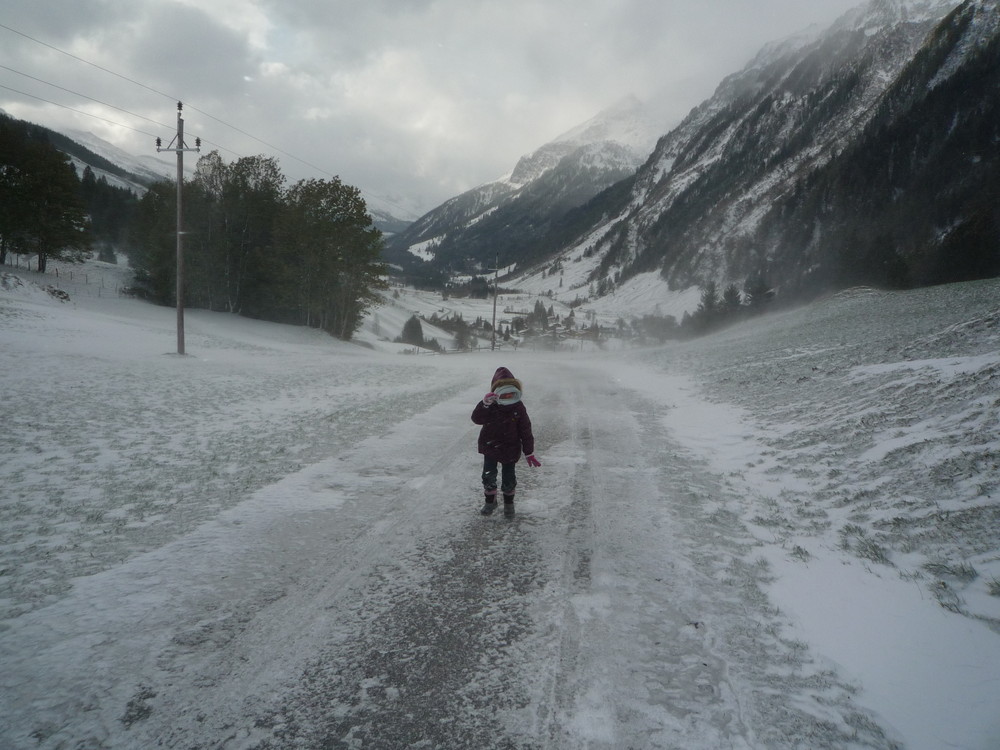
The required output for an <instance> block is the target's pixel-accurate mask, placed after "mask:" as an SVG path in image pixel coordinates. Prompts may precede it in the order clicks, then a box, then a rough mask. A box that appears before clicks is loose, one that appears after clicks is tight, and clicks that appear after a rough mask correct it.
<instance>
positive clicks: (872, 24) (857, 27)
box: [834, 0, 960, 34]
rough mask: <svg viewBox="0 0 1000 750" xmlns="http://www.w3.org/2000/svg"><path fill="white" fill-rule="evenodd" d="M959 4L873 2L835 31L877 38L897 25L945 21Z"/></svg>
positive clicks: (954, 0) (952, 0) (944, 0)
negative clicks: (857, 32)
mask: <svg viewBox="0 0 1000 750" xmlns="http://www.w3.org/2000/svg"><path fill="white" fill-rule="evenodd" d="M959 4H960V0H871V1H870V2H869V3H867V4H866V5H861V6H859V7H857V8H855V9H854V10H851V11H848V12H847V13H845V14H844V15H843V16H842V17H841V19H840V21H838V22H837V23H836V24H835V25H834V29H837V30H841V29H848V30H854V31H864V32H866V33H868V34H874V33H877V32H878V31H880V30H881V29H883V28H885V27H887V26H894V25H896V24H898V23H924V22H926V21H932V20H935V19H939V18H942V17H944V16H945V15H946V14H947V13H948V12H949V11H950V10H952V9H953V8H955V7H956V6H958V5H959Z"/></svg>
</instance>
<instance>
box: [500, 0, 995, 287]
mask: <svg viewBox="0 0 1000 750" xmlns="http://www.w3.org/2000/svg"><path fill="white" fill-rule="evenodd" d="M998 19H1000V9H998V7H997V2H996V0H967V1H966V2H964V3H959V2H943V1H937V0H935V1H931V2H927V1H922V0H915V1H913V2H899V1H898V0H894V1H890V0H875V1H874V2H872V3H869V4H868V5H867V6H862V7H861V8H859V9H855V10H853V11H850V12H849V13H848V14H845V15H844V16H842V17H841V19H839V20H838V21H837V22H835V23H834V24H833V25H832V26H831V27H829V28H828V29H827V30H825V31H823V32H821V33H819V34H816V35H815V36H813V37H810V35H809V34H805V35H798V36H797V37H795V38H791V39H789V40H784V41H779V42H777V43H772V44H771V45H767V46H766V47H765V48H764V49H762V50H761V52H760V53H759V54H758V55H757V56H755V58H754V59H752V60H751V62H750V63H749V64H748V65H747V66H746V67H744V68H743V69H742V70H741V71H738V72H737V73H734V74H733V75H731V76H729V77H727V78H726V79H724V80H723V81H722V82H721V83H720V85H719V87H718V88H717V89H716V91H715V93H714V94H713V96H712V97H710V98H709V99H708V100H706V101H705V102H703V103H702V104H700V105H699V106H698V107H695V108H694V109H693V110H692V112H691V113H690V114H689V115H688V117H686V118H685V119H684V120H683V121H682V122H681V123H680V124H679V125H678V126H677V127H676V128H675V129H674V130H672V131H670V132H669V133H667V134H666V135H665V136H664V137H663V138H661V139H660V141H659V143H658V145H657V147H656V149H655V151H654V152H653V154H651V156H650V158H649V160H648V161H647V162H646V163H645V164H644V165H643V166H642V167H641V168H640V169H639V171H638V172H637V174H636V176H635V178H634V183H633V187H632V188H631V190H630V191H629V193H628V195H627V196H623V197H621V198H620V199H619V200H618V201H617V203H616V204H615V205H613V206H610V207H609V206H607V205H606V206H604V213H605V215H604V216H603V217H601V216H598V215H596V214H595V217H594V222H593V223H592V224H591V225H589V226H588V227H587V228H586V230H585V231H583V232H581V233H580V234H579V235H578V237H577V238H576V239H574V240H570V241H569V242H567V243H566V244H565V245H564V247H563V248H562V250H560V251H559V252H558V253H556V254H554V255H553V256H551V257H550V258H548V259H539V263H538V264H537V265H536V268H535V269H534V270H526V269H521V274H520V275H519V277H518V278H517V279H516V280H514V281H512V282H511V283H512V284H517V285H523V286H524V287H528V288H531V287H533V288H539V287H540V284H541V283H542V282H541V279H540V277H544V275H545V273H546V272H548V270H549V269H550V268H551V267H552V266H553V265H560V266H562V267H564V268H565V267H566V265H565V262H566V261H572V262H574V263H580V262H581V261H584V260H586V261H587V263H588V268H589V270H588V272H587V274H586V276H585V277H581V274H580V273H579V272H577V273H576V274H575V278H574V283H573V284H571V285H570V286H569V287H563V291H561V292H556V295H557V296H558V295H560V294H561V295H562V296H563V297H567V298H569V297H571V295H574V294H579V292H578V291H577V290H579V289H580V288H581V287H585V286H587V285H590V286H591V287H593V286H595V285H596V286H598V287H599V288H601V289H603V290H604V291H605V292H607V291H615V290H619V291H621V290H623V289H624V288H625V287H626V286H627V285H628V284H629V282H630V280H631V279H634V278H636V277H638V276H640V275H643V274H647V273H654V274H658V275H659V276H660V277H661V278H662V279H663V281H664V282H665V285H666V287H667V289H668V292H667V293H671V291H672V292H673V293H682V292H684V291H685V290H689V289H690V288H692V287H699V286H704V285H705V284H707V283H709V282H711V283H713V284H716V285H717V286H718V288H720V289H721V288H723V287H724V285H729V284H737V285H739V284H742V283H745V282H746V280H747V279H748V278H750V277H753V276H764V277H767V278H768V279H769V280H770V282H771V285H772V287H775V288H781V289H782V291H783V293H784V294H785V295H786V296H788V297H790V298H795V297H799V296H813V295H815V294H818V293H822V292H823V291H824V290H830V289H837V288H842V287H843V286H844V285H849V284H854V283H867V284H873V285H885V286H914V285H925V284H928V283H937V282H938V281H942V280H958V279H966V278H972V277H975V276H976V274H979V275H980V277H981V275H982V274H987V275H989V274H992V273H1000V268H998V267H997V263H996V262H992V265H991V261H989V260H988V258H987V256H989V253H990V252H991V251H992V250H993V249H995V248H996V240H995V239H993V240H992V244H991V241H990V240H989V237H988V235H989V229H988V228H989V227H990V226H997V227H1000V216H998V214H997V211H996V209H992V208H987V207H986V204H988V203H989V201H988V200H987V199H986V198H985V197H982V196H984V195H985V196H988V195H990V194H991V193H990V189H989V185H991V184H992V185H994V186H995V185H996V184H997V183H998V180H996V179H995V178H993V177H991V175H994V174H995V173H996V170H997V159H996V157H995V156H994V155H993V152H995V150H996V149H995V147H993V148H990V146H989V144H990V143H993V144H995V142H996V139H1000V132H998V127H1000V126H998V123H1000V112H997V109H996V104H994V102H995V101H996V100H997V99H998V98H1000V97H998V94H1000V92H998V91H997V83H996V82H997V81H998V80H1000V55H998V54H997V49H998V47H1000V41H998V33H997V29H998V28H1000V20H998ZM973 71H975V72H973ZM959 79H960V80H959ZM949 118H951V120H952V121H953V123H954V128H952V129H949V128H948V127H947V126H946V125H945V123H946V122H947V121H948V120H949ZM962 148H975V149H978V150H979V151H980V152H981V156H980V158H979V160H978V161H975V162H973V163H972V164H971V165H969V166H968V167H966V166H963V165H962V163H961V162H962V159H961V157H960V154H961V150H962ZM939 151H940V152H942V153H947V154H949V155H950V158H951V159H952V160H953V162H952V163H949V162H948V161H947V160H945V159H944V158H943V157H941V156H940V155H937V156H936V155H935V154H937V153H938V152H939ZM931 164H933V165H934V168H933V169H931V168H930V167H929V165H931ZM991 180H992V182H991ZM977 191H978V192H979V193H980V198H979V199H978V201H979V202H978V203H977V202H976V201H977V197H976V194H977ZM993 191H994V192H995V187H994V188H993ZM859 196H864V198H863V200H862V199H861V198H860V197H859ZM993 204H994V205H995V204H996V201H994V202H993ZM876 207H877V208H876ZM928 209H930V210H928ZM930 214H933V215H934V216H933V220H931V218H930V217H929V215H930ZM894 222H895V223H894ZM950 225H955V226H958V227H965V230H964V231H965V232H966V234H967V235H968V236H971V237H972V238H974V240H975V243H974V244H975V245H976V247H975V248H974V249H973V248H971V247H969V246H968V243H966V244H965V245H962V244H961V243H958V241H957V240H955V241H953V242H951V245H949V244H948V242H947V241H945V240H947V238H948V237H949V236H951V234H950V233H949V231H948V229H947V228H948V227H949V226H950ZM956 243H957V244H956ZM949 253H950V255H949ZM972 256H974V257H972ZM949 264H950V267H949ZM977 269H978V270H977ZM643 283H645V282H643ZM598 296H600V295H598Z"/></svg>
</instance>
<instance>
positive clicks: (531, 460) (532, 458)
mask: <svg viewBox="0 0 1000 750" xmlns="http://www.w3.org/2000/svg"><path fill="white" fill-rule="evenodd" d="M524 460H525V461H527V462H528V466H531V467H538V466H541V465H542V462H541V461H539V460H538V459H537V458H535V454H533V453H532V454H531V455H530V456H525V457H524Z"/></svg>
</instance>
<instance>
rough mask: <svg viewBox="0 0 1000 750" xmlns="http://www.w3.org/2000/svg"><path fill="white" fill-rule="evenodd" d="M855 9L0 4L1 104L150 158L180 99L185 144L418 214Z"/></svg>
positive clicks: (800, 5)
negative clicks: (354, 189)
mask: <svg viewBox="0 0 1000 750" xmlns="http://www.w3.org/2000/svg"><path fill="white" fill-rule="evenodd" d="M859 4H861V0H491V1H487V0H128V2H122V1H120V0H34V1H33V2H26V1H25V0H0V24H2V25H3V28H0V66H2V67H0V108H2V109H4V110H5V111H6V112H8V113H9V114H11V115H14V116H15V117H20V118H22V119H26V120H30V121H32V122H37V123H41V124H43V125H47V126H49V127H53V128H56V129H66V128H75V129H79V130H86V131H91V132H93V133H95V134H97V135H99V136H101V137H102V138H105V139H107V140H109V141H112V142H113V143H115V144H116V145H119V146H121V147H123V148H125V149H126V150H128V151H130V152H132V153H136V154H143V153H154V152H155V146H154V143H153V138H152V137H151V136H156V135H159V136H162V137H163V138H164V141H165V142H166V141H169V140H170V139H171V137H172V135H173V128H174V126H175V123H176V100H177V99H181V100H183V101H184V102H185V107H186V109H185V118H184V119H185V127H186V132H187V135H188V140H189V142H190V141H192V140H193V138H194V136H201V138H202V139H203V140H204V141H205V144H204V148H208V149H211V148H219V151H220V153H221V154H222V156H223V158H224V159H225V160H226V161H234V160H235V159H237V158H238V157H239V156H248V155H253V154H261V153H264V154H269V155H273V156H276V157H277V158H278V159H279V161H280V163H281V168H282V170H283V172H284V173H285V174H286V175H287V176H288V177H289V180H291V181H294V180H298V179H301V178H304V177H329V176H331V175H334V174H336V175H339V176H340V177H341V179H343V180H344V181H345V182H347V183H349V184H351V185H356V186H358V187H360V188H362V190H363V191H365V194H366V196H368V197H370V198H372V200H373V203H374V200H375V198H376V197H377V198H381V199H386V200H388V201H390V202H391V204H392V205H394V206H396V207H397V209H398V210H396V213H397V214H402V213H403V212H404V210H407V209H408V210H409V211H410V212H411V213H417V214H419V213H423V212H424V211H426V210H429V209H431V208H433V207H435V206H437V205H439V204H440V203H441V202H443V201H444V200H446V199H448V198H450V197H452V196H455V195H457V194H459V193H461V192H463V191H465V190H467V189H469V188H471V187H474V186H476V185H479V184H482V183H484V182H489V181H491V180H494V179H496V178H498V177H500V176H501V175H503V174H504V173H506V172H508V171H510V169H512V168H513V166H514V164H515V163H516V162H517V159H518V158H519V157H520V156H521V155H523V154H526V153H529V152H531V151H533V150H534V149H536V148H537V147H539V146H541V145H543V144H545V143H547V142H548V141H550V140H552V139H553V138H555V137H556V136H558V135H560V134H561V133H563V132H565V131H566V130H569V129H570V128H572V127H574V126H576V125H578V124H580V123H582V122H583V121H585V120H587V119H589V118H590V117H592V116H593V115H595V114H597V113H598V112H599V111H600V110H602V109H604V108H605V107H607V106H609V105H611V104H613V103H615V102H616V101H618V100H620V99H621V98H622V97H624V96H626V95H628V94H633V95H635V96H637V97H639V98H640V99H642V100H644V101H650V102H661V103H662V104H663V114H662V119H663V132H666V131H667V130H669V129H670V126H672V125H674V124H676V123H677V121H679V120H680V119H681V118H682V117H683V116H684V115H685V114H686V113H687V112H688V111H689V110H690V109H691V108H692V107H693V106H695V105H697V104H698V103H699V102H701V101H702V100H704V99H705V98H707V97H708V96H709V95H711V93H712V92H713V90H714V89H715V86H716V85H717V84H718V83H719V81H720V80H721V79H722V78H723V77H724V76H725V75H727V74H729V73H732V72H734V71H736V70H738V69H739V68H741V67H742V66H743V65H744V64H745V63H746V62H748V61H749V59H750V58H751V57H752V56H753V55H754V53H756V51H757V50H758V49H759V48H760V47H761V46H762V45H763V44H765V43H766V42H768V41H772V40H774V39H779V38H783V37H785V36H788V35H790V34H793V33H795V32H798V31H801V30H802V29H804V28H806V27H808V26H809V25H811V24H819V25H821V26H824V27H825V26H827V25H829V24H830V23H832V22H833V21H834V20H835V19H836V18H837V17H839V16H840V15H841V14H842V13H843V12H844V11H846V10H847V9H849V8H851V7H854V6H855V5H859ZM12 30H13V31H12ZM15 32H20V33H15ZM25 35H26V36H27V37H31V38H32V39H28V38H26V36H25ZM46 45H48V46H46ZM65 52H68V53H70V54H72V55H74V56H76V57H77V58H81V59H82V60H86V61H88V62H90V63H93V65H88V64H86V63H84V62H81V61H79V60H76V59H74V58H73V57H69V56H67V55H66V54H64V53H65ZM95 65H96V66H100V67H101V68H105V69H107V71H113V72H114V73H117V74H119V75H120V76H123V77H124V78H127V79H131V80H130V81H127V80H123V78H122V77H118V76H115V75H111V74H110V73H108V72H105V71H103V70H100V69H99V68H97V67H94V66H95ZM27 76H30V78H29V77H27ZM33 79H38V80H33ZM48 84H52V85H48ZM53 85H54V86H57V87H61V88H54V87H53ZM11 89H13V90H15V91H17V92H24V93H26V94H33V95H34V96H36V97H40V98H41V99H45V100H48V101H50V102H55V103H58V104H61V105H64V106H66V107H72V108H74V109H79V110H83V111H86V112H88V113H90V114H92V115H98V116H100V117H102V118H105V119H104V120H102V119H96V118H94V117H88V116H84V115H80V114H76V113H74V112H71V111H69V110H67V109H64V108H61V107H58V106H54V105H53V104H48V103H45V102H43V101H40V100H39V99H32V98H30V97H28V96H24V95H23V94H21V93H14V91H11ZM70 92H74V93H70ZM156 92H161V93H156ZM81 94H82V95H84V96H80V95H81ZM85 97H89V98H85ZM94 100H97V101H99V102H103V103H104V104H98V103H97V102H95V101H94ZM106 105H112V106H113V107H117V108H118V109H114V108H112V106H106ZM122 110H125V111H122ZM133 113H134V114H133ZM134 115H141V116H143V117H146V118H149V120H153V121H154V122H150V121H149V120H144V119H140V118H139V117H136V116H134ZM213 118H214V119H213ZM106 120H110V121H112V122H107V121H106ZM112 123H115V124H112ZM154 123H159V124H154ZM123 125H127V126H130V127H131V128H134V129H137V130H139V131H142V132H136V130H130V129H128V128H127V127H122V126H123ZM240 131H245V133H241V132H240ZM246 134H249V135H250V136H254V137H255V138H256V139H258V140H254V139H253V138H250V137H248V136H247V135H246ZM265 143H266V144H267V145H265ZM164 158H168V157H167V156H164ZM173 158H174V157H172V156H171V157H169V159H171V160H172V159H173ZM190 158H191V159H195V158H196V156H195V155H191V156H190ZM410 218H412V216H411V217H410Z"/></svg>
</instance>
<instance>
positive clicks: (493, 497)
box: [479, 490, 497, 516]
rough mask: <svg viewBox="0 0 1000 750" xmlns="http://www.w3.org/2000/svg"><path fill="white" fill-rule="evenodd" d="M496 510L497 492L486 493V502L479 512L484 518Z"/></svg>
mask: <svg viewBox="0 0 1000 750" xmlns="http://www.w3.org/2000/svg"><path fill="white" fill-rule="evenodd" d="M496 509H497V491H496V490H493V492H487V493H486V502H485V503H483V508H482V510H480V511H479V512H480V513H482V514H483V515H484V516H489V515H492V513H493V511H495V510H496Z"/></svg>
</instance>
